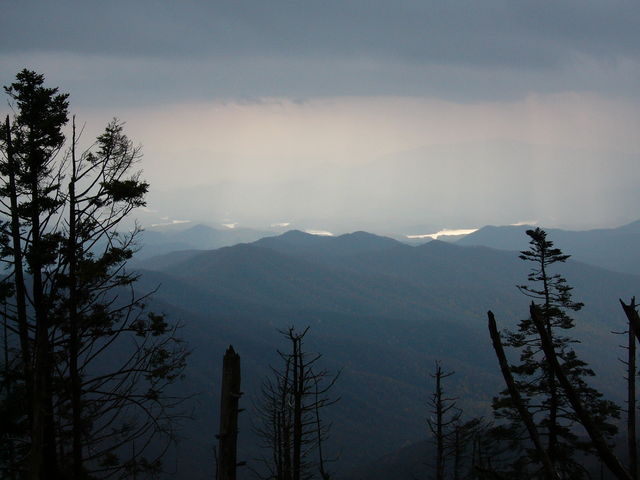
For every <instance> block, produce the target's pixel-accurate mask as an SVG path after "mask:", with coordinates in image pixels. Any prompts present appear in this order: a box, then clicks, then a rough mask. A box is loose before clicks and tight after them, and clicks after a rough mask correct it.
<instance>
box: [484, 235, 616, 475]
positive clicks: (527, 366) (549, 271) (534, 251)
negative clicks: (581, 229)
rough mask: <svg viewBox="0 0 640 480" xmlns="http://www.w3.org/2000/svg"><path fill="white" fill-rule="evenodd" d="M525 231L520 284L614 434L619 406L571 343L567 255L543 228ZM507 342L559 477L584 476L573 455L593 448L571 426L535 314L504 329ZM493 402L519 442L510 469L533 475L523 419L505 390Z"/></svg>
mask: <svg viewBox="0 0 640 480" xmlns="http://www.w3.org/2000/svg"><path fill="white" fill-rule="evenodd" d="M526 233H527V235H528V236H529V238H530V242H529V244H530V248H529V250H525V251H522V252H521V254H520V259H522V260H524V261H527V262H531V263H532V264H533V266H532V268H531V272H530V273H529V275H528V281H529V282H528V283H527V284H523V285H519V286H518V289H519V290H520V291H521V292H522V293H523V294H525V295H527V296H528V297H530V298H532V299H533V302H534V304H535V305H536V306H537V307H538V309H539V311H540V312H541V314H542V318H543V322H544V327H545V330H546V332H547V334H548V336H549V337H550V338H551V340H552V343H553V347H554V349H555V351H556V352H557V357H558V359H559V360H560V361H561V362H562V367H563V370H564V371H565V373H566V375H567V377H568V378H569V379H570V381H571V383H572V385H573V386H574V388H575V389H576V391H577V392H579V395H580V397H581V399H582V401H583V403H584V405H585V407H586V408H587V410H588V411H589V412H590V414H591V415H592V416H593V418H594V419H595V420H596V422H597V423H598V426H599V428H600V429H601V430H602V431H603V432H604V434H605V435H607V436H612V435H614V434H615V432H616V428H615V426H614V425H613V424H611V423H609V420H610V419H611V418H612V417H617V416H618V415H619V409H618V407H617V406H616V405H615V404H613V403H612V402H610V401H607V400H604V399H603V398H602V394H601V393H600V392H598V391H597V390H596V389H594V388H592V387H590V386H589V385H588V384H587V382H586V379H587V378H589V377H592V376H594V372H593V371H592V370H591V369H590V368H589V367H588V365H587V363H586V362H584V361H582V360H580V359H579V358H578V356H577V354H576V353H575V351H574V350H573V348H572V344H575V343H577V340H575V339H572V338H571V337H570V336H569V335H568V331H569V330H571V329H572V328H573V327H574V320H573V318H571V316H570V315H569V313H570V312H576V311H579V310H580V309H581V308H582V306H583V304H582V303H580V302H575V301H574V300H573V299H572V287H571V286H569V285H568V283H567V281H566V279H565V278H564V277H563V276H562V275H561V274H559V273H557V272H556V271H555V268H556V267H557V266H558V264H562V263H564V262H566V260H567V259H568V258H569V257H570V256H569V255H565V254H563V253H562V251H561V250H560V249H558V248H555V247H554V245H553V242H552V241H550V240H548V239H547V234H546V232H545V231H544V230H542V229H540V228H536V229H535V230H527V232H526ZM505 345H506V346H508V347H512V348H516V349H518V350H519V351H520V357H519V360H520V363H518V364H516V365H511V366H510V369H511V372H512V374H513V377H514V378H515V382H516V386H517V389H518V391H519V392H520V394H521V396H522V398H523V401H524V402H525V405H526V408H527V409H528V410H529V412H530V414H531V416H532V418H533V420H534V422H535V424H536V426H537V428H538V431H539V432H540V435H541V436H542V437H543V443H544V448H545V452H546V455H547V456H548V458H549V460H550V461H551V464H552V465H553V468H554V469H555V471H556V472H557V473H558V474H559V475H560V478H566V479H579V478H584V477H585V475H586V472H585V471H584V468H583V467H582V466H581V465H580V462H579V461H578V460H577V452H579V451H581V452H592V446H591V444H590V443H589V442H586V441H583V440H581V438H580V436H579V433H580V432H579V431H577V430H576V428H575V426H576V421H577V418H576V416H575V413H574V412H573V411H572V410H571V408H570V407H569V405H568V401H567V398H566V396H565V394H564V393H563V391H562V389H561V388H560V386H559V385H558V382H557V378H556V376H555V375H554V373H553V370H552V369H551V368H550V365H549V364H548V362H547V361H546V358H545V355H544V352H543V351H542V347H541V343H540V337H539V335H538V332H537V329H536V325H535V324H534V322H533V320H532V319H531V318H527V319H524V320H522V321H521V322H520V323H519V324H518V329H517V331H516V332H507V336H506V342H505ZM493 408H494V413H495V415H496V417H497V418H502V419H505V420H506V421H507V425H508V427H505V426H503V428H502V431H503V432H509V435H510V436H511V438H510V439H509V440H510V441H511V442H513V443H514V444H517V445H519V446H520V448H521V452H520V454H519V455H518V458H516V459H515V460H514V461H513V462H512V465H511V466H512V469H513V470H515V471H518V475H520V476H522V475H525V474H529V475H531V476H532V477H533V478H536V476H537V475H539V472H540V470H539V465H541V463H540V462H539V459H538V455H537V453H536V451H535V450H534V449H532V448H531V447H530V446H528V441H527V437H526V435H520V434H519V433H518V432H522V431H523V425H522V423H521V419H520V418H519V415H518V412H517V411H516V409H515V406H514V404H513V401H512V400H511V398H510V397H509V395H508V393H507V392H506V391H504V392H502V393H501V395H500V396H499V397H497V398H495V399H494V403H493Z"/></svg>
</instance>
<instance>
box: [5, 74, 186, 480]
mask: <svg viewBox="0 0 640 480" xmlns="http://www.w3.org/2000/svg"><path fill="white" fill-rule="evenodd" d="M5 92H6V93H7V95H8V97H9V101H10V104H11V105H12V109H13V111H14V113H15V114H14V116H13V118H12V119H10V118H9V116H7V118H6V121H5V125H4V128H3V129H2V133H1V134H0V150H1V152H2V158H1V159H0V174H1V175H2V177H1V179H0V196H1V197H2V198H1V199H0V200H1V206H0V214H1V215H2V217H3V218H5V219H8V220H7V221H6V222H4V223H3V224H2V236H1V237H0V241H1V242H2V245H1V247H2V250H1V255H2V260H3V261H4V272H3V277H4V279H3V282H2V286H3V288H2V293H4V294H5V296H4V302H3V303H4V305H3V308H2V310H1V312H2V313H1V315H2V316H3V323H4V325H5V327H6V328H5V330H4V332H5V338H4V342H3V345H2V348H3V349H4V351H3V355H2V359H3V363H4V365H3V368H2V370H1V373H0V374H1V375H2V379H1V380H2V381H1V382H0V385H1V386H2V389H1V390H0V409H1V410H2V411H0V417H3V418H7V419H9V423H10V424H11V425H10V428H11V433H10V434H9V435H3V436H2V442H3V445H2V447H3V450H5V451H9V452H11V455H7V456H4V457H2V458H1V459H0V460H1V462H2V464H1V465H0V467H1V468H2V474H1V476H2V477H3V478H24V477H25V476H27V477H28V478H30V479H41V478H71V479H80V478H87V476H90V475H92V474H100V475H102V476H105V475H112V476H115V477H130V476H135V475H136V474H137V473H139V472H141V471H145V470H146V471H152V472H155V471H158V470H159V468H160V463H159V460H160V457H161V456H162V453H163V447H162V446H161V444H159V443H156V442H155V441H154V438H157V435H164V436H165V438H166V439H170V438H171V437H172V435H173V427H174V425H175V420H176V419H177V416H176V415H178V414H177V411H176V410H174V409H173V407H174V406H176V405H177V404H178V403H180V398H177V397H172V396H170V395H169V394H168V393H167V387H168V386H169V385H170V384H172V383H173V382H174V381H176V380H177V379H178V378H179V377H180V375H181V372H182V370H183V368H184V366H185V359H186V355H187V352H186V349H185V346H184V344H183V343H182V342H181V341H180V339H179V338H178V337H177V336H176V327H175V326H172V325H171V324H169V323H168V322H167V321H166V319H165V318H164V316H162V315H156V314H153V313H151V312H148V311H147V310H146V308H145V307H146V297H147V295H138V294H136V293H135V289H134V286H135V281H136V280H137V278H138V277H137V275H135V274H132V273H130V272H128V271H127V270H126V263H127V260H128V259H129V258H131V255H132V253H133V249H134V248H135V237H136V234H137V233H138V230H137V229H134V230H133V232H131V233H123V231H122V229H121V228H119V227H120V226H121V222H122V221H123V220H124V219H125V218H126V217H127V216H128V215H129V214H130V213H131V211H132V210H133V209H134V208H136V207H139V206H143V205H144V204H145V202H144V196H145V194H146V192H147V189H148V184H147V183H146V182H144V181H143V180H141V179H140V174H139V173H138V172H137V171H136V170H135V165H136V162H137V161H138V160H139V158H140V149H139V147H135V146H134V145H133V142H132V141H131V140H129V139H128V137H127V136H126V135H125V134H124V131H123V126H122V124H121V123H119V122H118V121H115V120H114V121H113V122H111V123H109V125H107V127H106V128H105V130H104V133H103V134H101V135H100V136H99V137H98V138H97V140H96V141H95V143H94V144H93V145H91V146H89V147H88V148H87V149H85V150H82V151H79V148H78V144H79V141H78V137H77V135H76V128H75V120H74V122H73V125H72V129H71V130H72V133H71V138H70V139H67V138H66V137H65V134H64V129H65V128H66V126H67V124H68V118H69V114H68V95H67V94H61V93H58V89H57V88H48V87H45V85H44V76H43V75H40V74H37V73H35V72H32V71H29V70H23V71H21V72H19V73H18V74H17V76H16V81H15V82H14V83H12V84H11V85H10V86H8V87H5ZM65 142H68V143H67V147H66V148H65ZM164 445H167V444H166V443H165V444H164ZM147 447H152V448H147ZM153 449H156V450H155V452H153V453H151V450H153Z"/></svg>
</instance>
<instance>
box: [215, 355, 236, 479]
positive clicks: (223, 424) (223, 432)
mask: <svg viewBox="0 0 640 480" xmlns="http://www.w3.org/2000/svg"><path fill="white" fill-rule="evenodd" d="M241 396H242V392H241V391H240V355H238V354H237V353H236V352H235V351H234V350H233V347H232V346H231V345H229V348H228V349H227V352H226V353H225V354H224V359H223V361H222V386H221V392H220V434H219V435H218V440H219V443H218V466H217V473H216V479H217V480H235V479H236V466H237V441H238V401H239V400H240V397H241Z"/></svg>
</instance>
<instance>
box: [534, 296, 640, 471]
mask: <svg viewBox="0 0 640 480" xmlns="http://www.w3.org/2000/svg"><path fill="white" fill-rule="evenodd" d="M530 312H531V318H532V319H533V322H534V324H535V325H536V328H537V329H538V333H539V335H540V341H541V343H542V348H543V350H544V354H545V356H546V358H547V362H548V363H549V364H550V365H551V368H553V370H554V372H555V375H556V378H557V379H558V382H559V383H560V385H561V386H562V389H563V390H564V393H565V395H566V396H567V398H568V399H569V403H571V407H572V408H573V410H574V411H575V413H576V415H577V416H578V419H579V420H580V423H581V424H582V426H583V427H584V428H585V430H586V431H587V433H588V434H589V438H591V441H592V443H593V445H594V447H595V448H596V450H597V452H598V455H600V458H601V459H602V461H603V462H604V463H605V465H606V466H607V468H609V470H610V471H611V473H613V474H614V475H615V476H616V478H618V479H620V480H632V477H631V475H630V474H629V472H627V471H626V470H625V469H624V467H623V466H622V464H621V463H620V461H619V460H618V458H617V457H616V456H615V455H614V453H613V452H612V451H611V449H610V448H609V446H608V445H607V442H606V441H605V440H604V437H603V436H602V434H601V432H600V430H599V429H598V428H597V426H596V425H595V423H594V422H593V420H592V418H591V416H590V415H589V414H588V412H587V411H586V410H585V408H584V406H583V405H582V402H581V401H580V398H579V396H578V394H577V393H576V391H575V389H574V388H573V385H571V382H570V381H569V379H568V378H567V376H566V375H565V374H564V372H563V370H562V367H561V366H560V363H559V362H558V357H557V356H556V353H555V350H554V349H553V343H552V341H551V338H550V337H549V335H548V334H547V331H546V329H545V327H544V323H543V319H542V316H541V315H540V313H539V311H538V308H537V307H536V306H535V304H533V303H531V306H530Z"/></svg>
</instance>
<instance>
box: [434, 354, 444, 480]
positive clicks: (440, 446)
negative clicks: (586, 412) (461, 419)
mask: <svg viewBox="0 0 640 480" xmlns="http://www.w3.org/2000/svg"><path fill="white" fill-rule="evenodd" d="M435 377H436V393H435V404H436V480H443V479H444V432H443V429H442V421H443V419H442V416H443V405H442V368H440V365H438V366H437V368H436V375H435Z"/></svg>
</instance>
